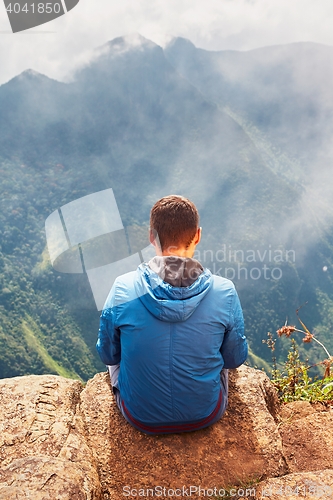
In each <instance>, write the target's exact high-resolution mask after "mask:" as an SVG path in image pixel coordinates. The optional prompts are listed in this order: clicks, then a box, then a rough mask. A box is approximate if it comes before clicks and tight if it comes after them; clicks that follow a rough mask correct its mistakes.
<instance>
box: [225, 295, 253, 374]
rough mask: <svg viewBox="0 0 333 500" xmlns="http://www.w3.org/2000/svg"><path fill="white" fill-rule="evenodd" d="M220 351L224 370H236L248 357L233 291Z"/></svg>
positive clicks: (237, 298) (241, 321)
mask: <svg viewBox="0 0 333 500" xmlns="http://www.w3.org/2000/svg"><path fill="white" fill-rule="evenodd" d="M220 351H221V354H222V357H223V360H224V368H237V367H238V366H240V365H242V364H243V363H244V361H245V360H246V358H247V355H248V345H247V340H246V337H245V335H244V319H243V312H242V307H241V304H240V301H239V297H238V294H237V292H236V290H235V289H234V295H233V298H232V303H231V311H230V321H229V325H228V326H227V328H226V330H225V334H224V339H223V342H222V346H221V349H220Z"/></svg>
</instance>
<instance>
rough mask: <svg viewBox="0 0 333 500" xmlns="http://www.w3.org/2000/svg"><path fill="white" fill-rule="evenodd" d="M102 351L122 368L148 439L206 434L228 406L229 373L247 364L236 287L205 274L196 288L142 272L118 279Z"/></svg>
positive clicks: (126, 393) (133, 414)
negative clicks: (224, 401) (224, 399)
mask: <svg viewBox="0 0 333 500" xmlns="http://www.w3.org/2000/svg"><path fill="white" fill-rule="evenodd" d="M196 262H197V261H196ZM97 350H98V352H99V355H100V358H101V360H102V361H103V363H105V364H106V365H116V364H118V363H120V373H119V390H120V394H121V399H122V404H123V408H124V410H125V412H126V414H127V417H129V420H130V421H132V423H133V425H135V426H137V427H139V428H142V430H144V431H145V430H146V431H147V432H148V431H149V430H150V427H152V428H155V427H156V428H159V429H161V428H162V427H163V426H174V429H176V430H174V432H177V429H179V430H180V431H181V426H182V424H185V426H186V425H190V426H191V425H194V427H193V429H194V428H200V427H204V426H206V425H201V424H204V423H205V422H206V421H207V419H209V416H210V415H213V414H214V412H216V408H217V406H218V404H219V401H220V400H221V384H220V372H221V370H222V368H236V367H238V366H240V365H241V364H242V363H244V361H245V360H246V358H247V352H248V348H247V342H246V338H245V336H244V323H243V314H242V310H241V306H240V302H239V298H238V295H237V292H236V290H235V287H234V285H233V283H232V282H231V281H229V280H228V279H225V278H222V277H220V276H215V275H212V273H211V272H210V271H209V270H208V269H203V268H202V272H201V274H200V275H199V276H198V277H197V278H196V279H195V281H194V282H193V283H192V284H191V285H190V286H172V285H171V284H169V283H167V282H166V281H164V280H163V279H162V278H161V277H160V276H159V274H157V273H156V272H155V271H153V270H152V269H151V267H150V266H149V264H147V263H144V264H141V265H140V266H139V267H138V269H137V271H134V272H130V273H127V274H124V275H122V276H120V277H118V278H117V279H116V281H115V283H114V285H113V287H112V289H111V291H110V293H109V296H108V298H107V301H106V303H105V306H104V309H103V312H102V315H101V320H100V330H99V336H98V341H97ZM196 423H197V424H198V425H197V427H195V425H196ZM161 426H162V427H161ZM177 426H180V427H177ZM145 427H146V429H145ZM185 430H186V429H185ZM187 430H192V428H189V429H187ZM170 432H171V431H170Z"/></svg>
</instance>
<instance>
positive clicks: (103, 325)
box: [96, 286, 121, 365]
mask: <svg viewBox="0 0 333 500" xmlns="http://www.w3.org/2000/svg"><path fill="white" fill-rule="evenodd" d="M114 294H115V286H113V287H112V289H111V291H110V294H109V296H108V298H107V301H106V303H105V306H104V309H103V311H102V314H101V318H100V325H99V332H98V339H97V343H96V349H97V351H98V354H99V357H100V358H101V360H102V362H103V363H104V364H105V365H118V364H119V363H120V358H121V349H120V330H119V328H117V327H116V324H115V322H116V308H115V306H114Z"/></svg>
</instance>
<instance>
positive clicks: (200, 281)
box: [135, 256, 213, 322]
mask: <svg viewBox="0 0 333 500" xmlns="http://www.w3.org/2000/svg"><path fill="white" fill-rule="evenodd" d="M137 273H138V279H137V280H136V281H135V289H136V293H137V296H138V297H139V298H140V300H141V302H142V303H143V305H144V306H145V307H146V309H148V311H149V312H150V313H151V314H153V315H154V316H155V317H156V318H158V319H159V320H161V321H171V322H178V321H185V320H186V319H187V318H189V317H190V316H191V315H192V314H193V312H194V311H195V309H196V308H197V307H198V305H199V304H200V302H201V301H202V299H203V298H204V297H205V296H206V294H207V293H208V292H209V290H210V288H211V286H212V284H213V277H212V273H211V272H210V271H209V269H203V267H202V266H201V264H200V262H198V261H197V260H195V259H189V258H182V257H176V256H170V257H169V256H168V257H159V256H157V257H154V258H153V259H152V260H151V261H149V262H148V263H143V264H141V265H140V266H139V267H138V269H137Z"/></svg>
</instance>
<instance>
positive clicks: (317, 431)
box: [0, 366, 333, 500]
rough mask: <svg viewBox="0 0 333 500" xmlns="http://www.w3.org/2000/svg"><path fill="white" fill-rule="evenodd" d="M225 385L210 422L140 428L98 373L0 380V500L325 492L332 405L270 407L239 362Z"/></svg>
mask: <svg viewBox="0 0 333 500" xmlns="http://www.w3.org/2000/svg"><path fill="white" fill-rule="evenodd" d="M229 389H230V395H229V406H228V410H227V412H226V413H225V415H224V416H223V417H222V419H221V420H220V421H219V422H217V423H216V424H214V425H213V426H211V427H208V428H207V429H203V430H201V431H196V432H191V433H186V434H174V435H167V436H147V435H146V434H143V433H141V432H140V431H138V430H136V429H134V428H133V427H131V426H130V425H129V424H128V423H127V422H126V421H125V420H124V418H123V417H122V415H121V414H120V412H119V410H118V408H117V405H116V404H115V401H114V398H113V394H112V391H111V387H110V383H109V376H108V374H107V372H105V373H99V374H97V375H96V376H95V377H94V378H93V379H92V380H90V381H89V382H88V384H87V386H86V387H85V388H83V386H82V384H81V383H80V382H79V381H74V380H68V379H65V378H62V377H57V376H54V375H43V376H28V377H17V378H12V379H4V380H0V463H1V467H0V499H1V500H2V499H4V500H14V499H15V500H21V499H22V500H24V499H33V500H81V499H82V500H102V499H103V500H107V499H109V500H120V499H121V498H125V497H126V496H127V497H129V498H134V497H135V492H136V493H137V497H139V496H140V494H139V490H140V489H142V491H143V490H147V489H148V488H150V489H153V490H155V488H156V487H161V488H166V489H168V488H170V489H171V490H173V489H175V488H182V487H185V488H187V489H188V488H190V487H191V486H192V487H199V486H200V487H201V488H204V489H206V490H207V489H212V488H215V487H216V488H217V490H218V489H223V488H224V489H225V490H226V491H227V490H228V489H229V490H230V488H232V487H234V488H235V487H236V488H240V495H239V496H237V495H234V494H233V495H232V497H233V498H244V497H246V489H247V488H248V492H249V494H248V495H247V497H252V498H254V497H255V498H257V499H259V498H270V499H271V500H282V499H285V498H288V499H290V500H294V499H296V498H297V499H299V498H302V497H307V498H322V499H325V500H326V499H330V498H332V499H333V458H332V457H333V453H332V450H333V437H332V434H333V433H332V429H333V408H332V407H331V406H330V405H326V406H325V405H322V404H319V403H318V404H316V405H311V404H310V403H307V402H295V403H289V404H288V405H285V406H283V407H280V406H279V403H278V399H277V396H276V392H275V390H274V388H273V386H272V385H271V383H270V381H269V379H268V377H267V376H266V375H265V374H264V373H263V372H261V371H258V370H254V369H252V368H248V367H246V366H242V367H240V368H238V369H237V370H231V371H230V383H229ZM259 481H261V482H259ZM246 485H248V486H246ZM297 487H298V489H297ZM130 489H134V492H133V493H134V495H131V496H129V495H128V492H129V490H130ZM155 491H156V490H155ZM187 491H188V490H187ZM234 491H235V490H234ZM250 493H251V494H250ZM141 496H142V495H141ZM145 496H146V497H147V494H146V495H145ZM150 496H151V495H150ZM155 496H156V495H155ZM171 496H172V495H171ZM198 496H199V495H195V494H193V495H192V497H193V498H194V497H198ZM200 496H202V495H200ZM210 496H211V495H210ZM164 497H168V496H164ZM169 497H170V496H169ZM183 497H186V495H185V496H184V495H183Z"/></svg>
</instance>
